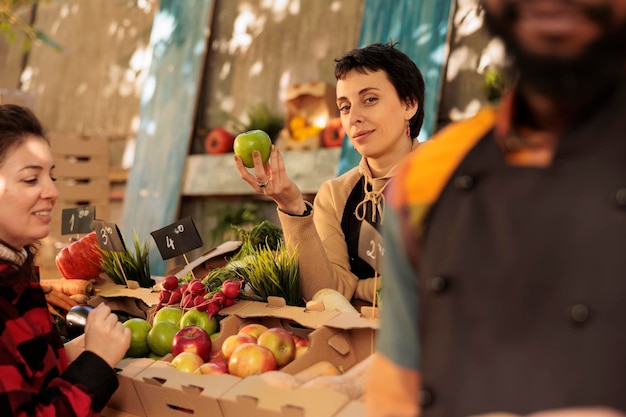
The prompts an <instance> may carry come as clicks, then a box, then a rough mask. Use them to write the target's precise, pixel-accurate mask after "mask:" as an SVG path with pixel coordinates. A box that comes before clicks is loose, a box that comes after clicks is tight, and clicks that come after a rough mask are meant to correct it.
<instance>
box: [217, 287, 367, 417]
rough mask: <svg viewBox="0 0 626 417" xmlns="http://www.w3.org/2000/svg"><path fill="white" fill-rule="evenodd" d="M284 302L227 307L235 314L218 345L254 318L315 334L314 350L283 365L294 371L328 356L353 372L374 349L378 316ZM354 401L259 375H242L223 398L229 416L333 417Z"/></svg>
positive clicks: (224, 323) (226, 321)
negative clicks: (289, 386)
mask: <svg viewBox="0 0 626 417" xmlns="http://www.w3.org/2000/svg"><path fill="white" fill-rule="evenodd" d="M280 300H282V299H273V298H270V300H268V301H269V302H268V303H267V304H266V303H259V302H239V303H238V304H236V305H235V306H232V307H229V309H226V311H225V312H226V313H228V314H229V316H228V317H226V318H225V319H223V320H222V322H221V329H220V334H219V336H218V337H217V338H216V339H215V341H214V344H215V345H219V346H221V343H222V342H223V340H224V339H225V338H226V337H228V336H229V335H231V334H235V333H237V331H238V329H239V328H240V327H241V326H242V325H244V324H246V323H250V322H257V323H262V324H265V325H266V326H269V327H272V326H282V327H284V328H287V329H288V330H290V331H292V332H294V333H298V332H304V333H303V334H306V335H307V336H308V337H309V341H310V344H309V350H308V351H307V352H306V353H304V354H303V355H302V356H299V357H298V358H296V359H295V360H294V361H292V362H291V363H289V364H288V365H286V366H285V367H283V368H282V369H281V370H282V371H283V372H287V373H290V374H295V373H297V372H299V371H301V370H303V369H305V368H308V367H309V366H311V365H313V364H315V363H316V362H319V361H320V360H328V361H330V362H331V363H333V364H334V365H336V366H338V367H341V368H343V369H344V370H347V369H349V368H351V367H352V366H354V365H355V364H357V363H359V362H360V361H362V360H363V359H365V358H367V357H368V356H369V355H370V354H371V353H372V352H373V346H374V336H375V331H376V329H377V328H378V325H379V323H378V320H377V319H373V318H369V317H364V316H362V315H361V314H359V313H338V312H334V311H309V310H307V309H306V308H301V307H291V306H285V305H284V304H282V303H281V302H280ZM283 303H284V301H283ZM303 334H301V335H303ZM216 348H217V346H216ZM320 399H323V401H320ZM350 402H351V399H350V398H349V397H348V396H347V395H345V394H342V393H339V392H336V391H334V390H331V389H326V388H323V389H322V388H307V389H302V388H300V389H281V388H277V387H274V386H271V385H269V384H268V383H267V382H265V381H264V380H263V379H262V378H261V377H259V376H250V377H247V378H244V379H242V380H241V382H240V383H238V384H236V385H234V386H233V387H232V388H231V389H229V390H228V391H226V392H225V393H224V394H223V395H222V396H221V397H220V398H219V403H220V405H221V408H222V412H223V416H224V417H240V416H246V415H254V416H259V417H279V416H289V417H306V416H316V417H332V416H335V415H336V414H337V413H338V412H339V411H340V410H342V409H343V408H344V407H346V406H347V405H349V404H350ZM355 416H356V415H355Z"/></svg>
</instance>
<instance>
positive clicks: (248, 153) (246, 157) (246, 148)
mask: <svg viewBox="0 0 626 417" xmlns="http://www.w3.org/2000/svg"><path fill="white" fill-rule="evenodd" d="M271 149H272V140H271V139H270V137H269V136H268V135H267V133H265V132H264V131H262V130H259V129H255V130H249V131H247V132H243V133H240V134H239V135H237V137H236V138H235V143H234V144H233V150H234V152H235V155H237V156H238V157H240V158H241V160H242V161H243V165H244V166H245V167H247V168H252V167H254V161H253V160H252V152H253V151H259V152H260V153H261V160H262V161H263V163H264V164H265V163H266V162H267V161H268V160H269V159H270V151H271Z"/></svg>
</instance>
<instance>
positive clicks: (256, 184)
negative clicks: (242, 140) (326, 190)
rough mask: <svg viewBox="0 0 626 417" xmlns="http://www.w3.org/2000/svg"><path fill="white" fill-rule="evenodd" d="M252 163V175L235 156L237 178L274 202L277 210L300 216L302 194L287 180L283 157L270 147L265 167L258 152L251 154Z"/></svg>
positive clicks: (302, 209) (274, 148) (304, 207)
mask: <svg viewBox="0 0 626 417" xmlns="http://www.w3.org/2000/svg"><path fill="white" fill-rule="evenodd" d="M252 160H253V161H254V174H253V173H251V172H250V171H248V170H247V169H246V167H245V166H244V165H243V161H242V160H241V158H239V157H238V156H237V155H235V167H236V168H237V171H238V172H239V176H240V177H241V179H243V180H244V181H245V182H247V183H248V184H250V186H251V187H252V188H253V189H254V190H255V191H256V192H258V193H263V194H265V195H266V196H267V197H269V198H271V199H272V200H274V202H276V204H277V205H278V208H279V209H281V210H282V211H284V212H286V213H290V214H298V215H299V214H302V213H304V211H305V210H306V205H305V204H304V199H303V198H302V192H301V191H300V189H299V188H298V186H297V185H296V184H295V183H294V182H293V181H291V179H289V177H288V176H287V171H286V170H285V164H284V162H283V157H282V155H281V154H280V152H279V151H278V149H276V146H272V150H271V152H270V158H269V160H268V161H267V163H266V164H265V165H263V161H262V159H261V154H260V153H259V151H254V152H252Z"/></svg>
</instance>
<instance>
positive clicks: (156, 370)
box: [133, 360, 241, 417]
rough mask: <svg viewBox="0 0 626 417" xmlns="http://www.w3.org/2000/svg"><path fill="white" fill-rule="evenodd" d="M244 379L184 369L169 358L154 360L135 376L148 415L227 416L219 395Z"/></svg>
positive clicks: (185, 416) (134, 381)
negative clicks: (183, 370)
mask: <svg viewBox="0 0 626 417" xmlns="http://www.w3.org/2000/svg"><path fill="white" fill-rule="evenodd" d="M239 382H241V378H238V377H236V376H233V375H228V374H224V375H195V374H187V373H183V372H180V371H179V370H177V369H176V368H174V367H173V366H172V365H171V364H170V363H169V362H168V361H166V360H161V361H154V364H153V365H152V366H150V367H148V368H146V369H145V370H144V371H143V372H141V373H139V374H138V375H136V376H135V377H134V378H133V383H134V386H135V389H136V391H137V394H138V396H139V399H140V401H141V404H142V406H143V409H144V410H145V413H146V416H149V417H176V416H184V417H189V415H206V416H212V417H220V416H223V414H222V410H221V408H220V405H219V403H218V398H219V397H221V396H222V394H224V393H225V392H226V391H227V390H228V389H230V388H232V387H233V386H234V385H236V384H238V383H239Z"/></svg>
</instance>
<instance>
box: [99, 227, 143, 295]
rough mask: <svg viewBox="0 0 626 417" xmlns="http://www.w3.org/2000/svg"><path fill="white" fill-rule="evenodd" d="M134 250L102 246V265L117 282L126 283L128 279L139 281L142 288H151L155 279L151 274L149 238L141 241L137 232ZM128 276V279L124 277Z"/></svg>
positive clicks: (105, 271)
mask: <svg viewBox="0 0 626 417" xmlns="http://www.w3.org/2000/svg"><path fill="white" fill-rule="evenodd" d="M133 247H134V250H133V251H132V252H131V251H129V250H128V248H126V251H124V252H114V251H108V250H104V249H102V248H100V251H101V252H102V261H101V267H102V270H103V271H104V273H106V274H107V275H108V276H109V277H110V278H111V279H112V280H113V282H115V283H116V284H120V285H126V280H129V281H137V283H139V286H140V287H142V288H151V287H152V286H153V285H154V280H153V279H152V277H151V276H150V262H149V261H148V256H149V254H150V247H149V245H148V240H147V238H146V239H144V241H143V243H142V242H140V241H139V236H137V232H135V234H134V239H133ZM124 277H126V280H125V279H124Z"/></svg>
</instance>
